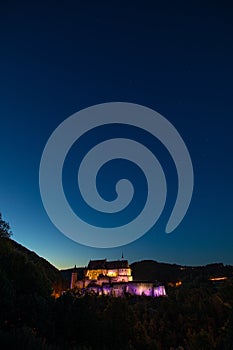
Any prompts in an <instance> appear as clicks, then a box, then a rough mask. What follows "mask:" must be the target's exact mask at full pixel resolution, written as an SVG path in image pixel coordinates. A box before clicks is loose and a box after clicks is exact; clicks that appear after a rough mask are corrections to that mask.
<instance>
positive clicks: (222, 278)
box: [210, 277, 228, 281]
mask: <svg viewBox="0 0 233 350" xmlns="http://www.w3.org/2000/svg"><path fill="white" fill-rule="evenodd" d="M227 278H228V277H213V278H210V281H224V280H227Z"/></svg>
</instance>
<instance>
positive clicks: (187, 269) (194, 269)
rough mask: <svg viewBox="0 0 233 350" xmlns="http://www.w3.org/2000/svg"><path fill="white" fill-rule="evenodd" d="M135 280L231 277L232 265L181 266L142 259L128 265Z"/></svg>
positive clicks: (232, 272) (168, 280)
mask: <svg viewBox="0 0 233 350" xmlns="http://www.w3.org/2000/svg"><path fill="white" fill-rule="evenodd" d="M130 267H131V268H132V275H133V278H134V279H135V280H152V281H153V280H157V281H160V282H164V283H166V282H176V281H179V280H182V281H184V280H194V279H195V278H205V279H209V278H214V277H233V266H231V265H223V264H222V263H216V264H209V265H205V266H181V265H176V264H166V263H159V262H157V261H154V260H143V261H139V262H134V263H133V264H131V265H130Z"/></svg>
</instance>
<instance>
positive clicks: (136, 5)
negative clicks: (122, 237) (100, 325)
mask: <svg viewBox="0 0 233 350" xmlns="http://www.w3.org/2000/svg"><path fill="white" fill-rule="evenodd" d="M152 3H153V4H152ZM0 43H1V45H0V118H1V119H0V121H1V123H0V128H1V129H0V130H1V137H0V146H1V148H0V150H1V163H0V164H1V172H0V211H1V212H2V215H3V218H4V219H5V220H7V221H9V222H10V224H11V228H12V231H13V239H15V240H16V241H17V242H19V243H21V244H23V245H24V246H26V247H27V248H29V249H31V250H33V251H35V252H36V253H37V254H39V255H41V256H43V257H44V258H46V259H47V260H49V261H50V262H51V263H53V264H55V266H57V267H59V268H66V267H72V266H73V265H74V264H77V265H80V266H81V265H86V264H87V263H88V261H89V260H90V259H95V258H96V259H97V258H108V259H119V258H121V254H122V252H123V253H124V257H125V258H126V259H128V260H129V261H130V262H134V261H137V260H143V259H154V260H157V261H162V262H170V263H179V264H187V265H202V264H207V263H212V262H223V263H225V264H233V219H232V198H233V193H232V192H233V191H232V179H233V166H232V165H233V162H232V149H233V143H232V132H233V119H232V116H233V103H232V102H233V88H232V84H233V83H232V82H233V74H232V73H233V67H232V62H233V44H232V43H233V9H232V4H231V2H230V1H221V2H219V1H188V2H187V1H184V2H183V1H180V2H175V3H174V2H172V1H170V2H163V3H162V2H152V1H148V2H146V1H143V2H142V1H141V2H139V1H122V2H111V1H110V2H104V1H103V2H97V1H93V2H81V1H66V2H55V1H54V2H53V1H50V2H49V4H47V3H46V2H38V3H37V5H36V2H31V3H28V4H27V3H24V2H16V1H15V2H14V1H12V2H8V4H7V3H5V4H2V5H1V9H0ZM113 101H122V102H131V103H137V104H140V105H144V106H147V107H149V108H152V109H154V110H156V111H157V112H159V113H161V114H162V115H163V116H164V117H165V118H167V119H168V120H169V121H170V122H171V123H172V124H173V125H174V126H175V128H176V129H177V130H178V131H179V133H180V135H181V136H182V138H183V140H184V141H185V143H186V146H187V148H188V150H189V153H190V156H191V159H192V163H193V168H194V192H193V198H192V201H191V205H190V207H189V210H188V212H187V214H186V216H185V217H184V219H183V221H182V222H181V224H180V225H179V227H178V228H177V229H176V230H175V231H174V232H173V233H171V234H166V233H165V226H166V223H167V221H168V217H169V213H170V212H171V209H172V205H174V200H175V197H176V193H177V176H176V172H175V168H174V164H173V163H172V160H171V158H170V156H169V154H168V153H167V152H166V151H165V150H164V149H163V147H161V145H160V144H159V142H158V143H156V141H155V142H154V141H152V140H150V139H149V136H148V135H146V134H140V135H138V138H141V141H142V142H143V140H144V142H145V145H146V146H148V147H150V146H151V147H152V149H153V151H154V152H155V153H157V157H158V159H159V160H160V162H161V165H162V167H163V169H164V172H165V174H166V177H167V183H168V196H169V199H168V201H167V203H166V206H165V210H164V211H163V214H162V215H161V217H160V219H159V221H158V222H157V223H156V225H155V226H154V227H153V228H152V229H151V230H150V231H149V232H147V233H146V234H145V235H144V236H143V237H141V238H140V239H138V240H137V241H135V242H133V243H131V244H128V245H125V246H123V247H118V248H111V249H100V248H99V249H97V248H90V247H86V246H83V245H80V244H78V243H76V242H74V241H72V240H70V239H68V238H67V237H66V236H65V235H63V234H62V233H61V232H60V231H58V229H57V228H56V227H55V226H54V225H53V224H52V222H51V221H50V219H49V217H48V216H47V213H46V211H45V209H44V207H43V204H42V201H41V197H40V190H39V165H40V159H41V155H42V152H43V149H44V146H45V144H46V142H47V140H48V138H49V136H50V135H51V133H52V132H53V131H54V130H55V128H56V127H57V126H58V125H59V124H60V123H61V122H62V121H64V120H65V119H66V118H68V117H69V116H70V115H72V114H73V113H75V112H77V111H79V110H81V109H83V108H86V107H89V106H92V105H95V104H99V103H105V102H113ZM121 129H122V130H121ZM98 132H99V133H98V136H96V138H95V137H94V136H93V135H89V136H90V139H89V142H88V140H86V141H83V147H82V149H84V148H85V145H86V147H87V148H88V147H90V142H93V140H96V141H98V139H102V138H105V139H106V138H108V137H111V136H112V135H114V133H117V135H118V134H120V133H121V132H122V135H123V136H126V133H127V130H126V129H124V130H123V128H118V130H117V129H116V128H114V129H113V128H112V129H111V128H107V129H106V128H105V129H104V130H103V129H102V130H99V131H98ZM129 132H131V133H132V130H131V131H130V130H129ZM133 133H134V134H135V135H136V137H137V130H134V131H133ZM106 135H107V136H106ZM90 140H91V141H90ZM75 146H76V145H74V147H72V149H71V151H70V152H69V154H68V157H67V160H66V163H65V167H64V178H63V180H64V188H65V193H66V195H67V197H68V198H69V201H70V203H71V204H72V206H73V208H74V210H76V212H80V213H81V214H82V215H83V217H85V215H86V219H87V220H89V221H90V222H92V221H93V222H95V220H97V221H98V220H99V224H100V225H101V222H102V219H103V221H104V218H102V217H97V216H96V217H95V213H91V212H87V211H86V210H85V209H84V207H82V205H81V208H80V205H78V204H77V203H78V202H76V201H75V199H76V194H77V193H76V189H75V186H77V183H76V182H75V176H76V171H77V165H76V162H77V158H78V157H79V155H78V154H76V151H75ZM122 169H124V174H123V175H124V176H128V177H129V178H132V172H133V174H137V176H136V180H137V181H139V184H140V186H138V188H139V190H138V192H137V193H136V198H135V201H134V202H133V203H132V205H133V209H132V210H131V211H128V214H127V215H128V218H131V216H132V215H133V210H135V211H136V212H137V211H138V210H139V209H140V208H141V206H142V204H141V201H142V203H143V201H145V193H144V190H146V185H145V181H144V179H143V174H141V173H140V171H138V169H134V166H133V164H117V161H116V162H115V163H114V164H112V168H111V167H110V166H109V167H106V169H105V170H106V173H105V175H104V176H105V177H106V178H109V179H111V178H112V177H114V176H115V174H116V173H117V172H118V171H120V172H121V171H122ZM100 175H101V174H100ZM119 176H120V175H119ZM97 180H98V179H97ZM105 180H106V179H105ZM99 181H100V182H101V176H100V179H99ZM111 186H112V183H111V181H109V183H108V181H104V185H102V193H103V195H106V196H108V195H110V198H111V193H112V192H111ZM136 186H137V185H136ZM100 188H101V184H100ZM136 200H137V201H136ZM79 204H80V203H79ZM121 219H122V220H123V221H124V220H125V218H124V217H122V218H121ZM121 219H119V220H121ZM106 220H107V221H106V222H105V221H104V223H103V226H104V225H108V224H109V225H110V226H111V225H114V223H111V219H109V217H106ZM108 220H110V221H108ZM123 221H122V222H123Z"/></svg>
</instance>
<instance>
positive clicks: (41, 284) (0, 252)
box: [0, 238, 62, 295]
mask: <svg viewBox="0 0 233 350" xmlns="http://www.w3.org/2000/svg"><path fill="white" fill-rule="evenodd" d="M0 275H1V277H4V280H5V281H8V284H9V285H10V286H11V287H12V289H13V290H14V291H18V292H21V293H26V294H27V293H34V292H35V293H36V294H40V293H42V295H47V294H48V295H49V294H51V291H52V289H53V290H55V291H58V290H59V289H61V286H62V277H61V274H60V272H59V270H58V269H56V268H55V267H54V266H53V265H51V264H50V263H49V262H48V261H47V260H45V259H44V258H41V257H39V256H38V255H37V254H36V253H34V252H32V251H30V250H29V249H27V248H25V247H23V246H22V245H20V244H19V243H17V242H15V241H14V240H12V239H9V238H1V239H0Z"/></svg>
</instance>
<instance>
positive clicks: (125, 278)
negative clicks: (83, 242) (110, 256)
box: [70, 256, 166, 296]
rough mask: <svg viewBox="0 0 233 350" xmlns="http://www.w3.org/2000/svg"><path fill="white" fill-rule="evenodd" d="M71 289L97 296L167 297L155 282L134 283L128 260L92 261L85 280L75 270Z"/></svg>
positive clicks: (85, 274) (85, 271)
mask: <svg viewBox="0 0 233 350" xmlns="http://www.w3.org/2000/svg"><path fill="white" fill-rule="evenodd" d="M70 288H71V289H73V288H77V289H80V290H88V291H93V292H94V293H96V294H105V295H106V294H107V295H114V296H123V295H125V294H126V293H128V294H133V295H146V296H162V295H166V291H165V287H164V286H161V285H160V286H158V285H157V284H155V283H154V282H150V281H148V282H145V281H133V277H132V275H131V268H130V266H129V263H128V261H127V260H123V256H122V259H121V260H116V261H107V259H103V260H90V262H89V264H88V266H87V268H85V269H84V275H83V278H79V277H78V269H77V268H76V266H75V268H74V270H73V272H72V276H71V284H70Z"/></svg>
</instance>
